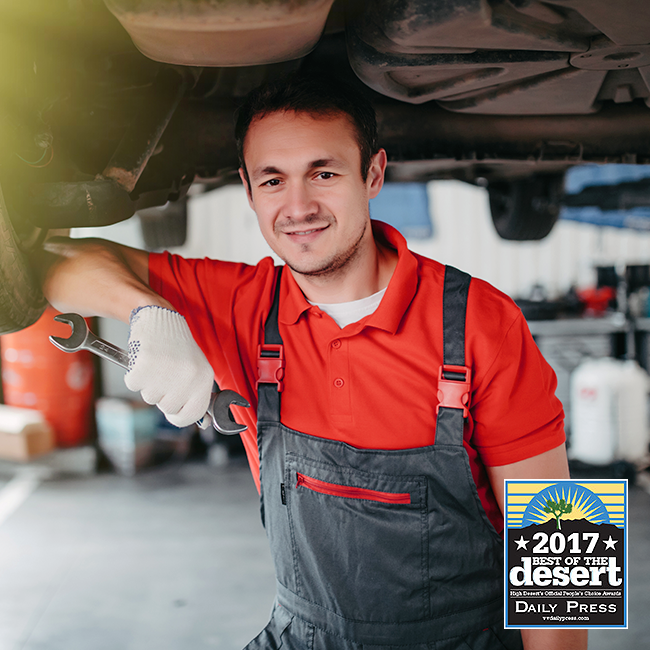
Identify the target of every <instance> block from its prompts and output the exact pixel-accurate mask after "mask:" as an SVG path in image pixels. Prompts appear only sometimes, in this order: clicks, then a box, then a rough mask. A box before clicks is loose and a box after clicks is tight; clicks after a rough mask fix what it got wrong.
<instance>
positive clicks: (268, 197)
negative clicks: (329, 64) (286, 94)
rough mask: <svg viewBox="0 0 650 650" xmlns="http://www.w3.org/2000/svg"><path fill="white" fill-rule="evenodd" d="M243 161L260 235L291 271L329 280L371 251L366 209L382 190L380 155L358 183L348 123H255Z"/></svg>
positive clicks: (337, 119)
mask: <svg viewBox="0 0 650 650" xmlns="http://www.w3.org/2000/svg"><path fill="white" fill-rule="evenodd" d="M244 159H245V162H246V169H247V170H248V174H249V179H250V192H249V201H250V204H251V207H252V208H253V210H255V212H256V214H257V218H258V221H259V225H260V229H261V231H262V235H263V236H264V238H265V239H266V241H267V242H268V244H269V246H270V247H271V248H272V249H273V251H274V252H275V253H276V254H277V255H278V256H279V257H280V258H281V259H283V260H284V261H285V262H286V264H287V265H288V266H289V267H290V268H291V269H292V270H293V271H295V272H297V273H300V274H302V275H306V276H327V275H333V274H335V273H338V272H340V271H341V270H342V269H344V268H345V267H346V266H348V265H349V264H351V263H352V262H353V261H354V260H355V259H356V258H358V257H359V255H362V254H363V252H364V250H365V249H366V248H367V247H368V246H369V245H371V244H372V231H371V228H370V221H369V213H368V201H369V199H371V198H374V197H375V196H376V195H377V194H378V192H379V190H380V189H381V186H382V183H383V171H384V166H385V153H384V152H383V150H382V151H381V152H380V154H377V155H376V156H375V158H373V163H372V164H371V168H370V171H369V173H368V178H367V180H365V181H364V180H363V179H362V177H361V154H360V151H359V145H358V143H357V140H356V137H355V132H354V129H353V126H352V123H351V121H350V119H349V118H348V116H347V115H344V114H341V115H333V116H320V115H311V114H308V113H296V112H293V111H287V112H278V113H272V114H270V115H267V116H265V117H262V118H260V119H256V120H254V121H253V122H252V124H251V126H250V128H249V130H248V133H247V135H246V140H245V143H244ZM240 175H242V180H244V179H243V171H242V170H240ZM244 184H246V181H245V180H244Z"/></svg>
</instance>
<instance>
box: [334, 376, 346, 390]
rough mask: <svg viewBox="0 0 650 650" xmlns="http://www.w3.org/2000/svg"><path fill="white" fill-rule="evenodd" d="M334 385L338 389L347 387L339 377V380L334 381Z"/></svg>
mask: <svg viewBox="0 0 650 650" xmlns="http://www.w3.org/2000/svg"><path fill="white" fill-rule="evenodd" d="M334 385H335V386H336V387H337V388H343V386H344V385H345V382H344V381H343V380H342V379H341V378H340V377H337V378H336V379H335V380H334Z"/></svg>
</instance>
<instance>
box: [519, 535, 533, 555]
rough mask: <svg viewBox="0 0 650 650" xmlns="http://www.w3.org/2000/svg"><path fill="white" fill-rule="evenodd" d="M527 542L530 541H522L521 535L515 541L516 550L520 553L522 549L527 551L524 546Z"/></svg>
mask: <svg viewBox="0 0 650 650" xmlns="http://www.w3.org/2000/svg"><path fill="white" fill-rule="evenodd" d="M529 541H530V540H528V539H524V536H523V535H522V536H521V537H520V538H519V539H516V540H515V544H516V545H517V550H518V551H520V550H521V549H522V548H523V549H526V550H528V549H527V548H526V544H528V542H529Z"/></svg>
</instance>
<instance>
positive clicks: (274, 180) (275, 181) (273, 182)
mask: <svg viewBox="0 0 650 650" xmlns="http://www.w3.org/2000/svg"><path fill="white" fill-rule="evenodd" d="M279 184H280V179H279V178H271V179H270V180H268V181H266V182H264V183H262V187H265V186H266V187H277V186H278V185H279Z"/></svg>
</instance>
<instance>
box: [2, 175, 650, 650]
mask: <svg viewBox="0 0 650 650" xmlns="http://www.w3.org/2000/svg"><path fill="white" fill-rule="evenodd" d="M194 191H196V190H194ZM396 206H400V207H401V208H402V209H401V210H396ZM404 206H408V209H404ZM371 214H372V215H373V216H374V217H376V218H380V219H382V220H393V223H394V225H396V226H397V227H398V228H400V230H402V232H403V233H404V234H405V235H406V236H407V238H408V240H409V244H410V246H411V248H412V249H413V250H415V251H416V252H418V253H422V254H424V255H426V256H429V257H432V258H434V259H437V260H439V261H440V262H443V263H447V264H452V265H454V266H457V267H459V268H461V269H463V270H465V271H467V272H469V273H471V274H472V275H474V276H476V277H479V278H483V279H485V280H487V281H489V282H491V283H492V284H494V285H495V286H496V287H498V288H499V289H501V290H502V291H504V292H505V293H507V294H509V295H510V296H512V297H513V298H515V299H517V301H518V302H519V304H520V306H521V307H522V310H523V311H524V313H525V315H527V317H528V318H529V325H530V328H531V331H532V333H533V335H534V336H535V338H536V340H537V342H538V345H539V346H540V349H541V350H542V352H543V353H544V355H545V356H546V358H547V359H548V361H549V362H550V363H551V365H552V366H553V367H554V369H555V371H556V373H557V375H558V396H559V397H560V399H561V400H562V402H563V404H564V406H565V410H566V412H567V428H568V430H569V440H570V443H571V448H572V451H571V454H572V468H573V469H574V471H575V472H577V473H578V474H580V473H581V472H582V473H583V474H585V475H589V476H593V477H596V476H597V477H602V478H619V477H626V478H629V479H630V484H631V487H630V511H629V522H630V523H629V531H630V538H629V580H630V583H629V584H630V591H629V629H628V630H597V631H592V632H591V633H590V646H589V647H590V648H592V649H595V650H600V649H602V650H604V649H609V648H620V649H630V650H631V649H638V648H650V622H649V620H648V616H647V612H648V611H650V592H649V590H648V587H647V585H648V584H650V582H649V581H650V559H649V558H650V516H649V515H650V478H649V477H650V475H649V474H648V471H647V467H648V390H649V386H650V383H649V382H648V375H647V369H648V367H649V364H648V350H649V348H650V346H648V344H647V341H646V339H647V338H648V335H647V333H648V332H649V331H650V312H649V309H650V305H649V302H648V293H649V289H648V286H649V285H650V273H648V271H647V269H648V264H650V231H644V230H643V229H642V228H643V227H640V228H636V229H631V228H615V227H612V226H602V225H594V224H589V223H582V222H579V221H575V220H573V219H575V218H576V217H575V215H571V214H568V213H567V214H565V215H563V216H564V217H566V218H561V219H560V221H559V222H558V224H557V225H556V226H555V228H554V230H553V231H552V233H551V234H550V235H549V236H548V237H547V238H546V239H544V240H543V241H541V242H522V243H517V242H507V241H504V240H501V239H499V238H498V236H497V235H496V233H495V232H494V228H493V225H492V222H491V219H490V216H489V206H488V197H487V193H486V191H485V190H484V189H482V188H481V187H475V186H470V185H467V184H462V183H459V182H455V181H439V182H434V183H429V184H428V185H413V186H409V185H395V186H389V187H386V189H385V191H384V192H382V194H381V195H380V197H379V198H378V199H376V200H375V201H373V202H372V203H371ZM400 214H401V215H402V218H398V215H400ZM73 236H99V237H106V238H109V239H113V240H115V241H119V242H121V243H125V244H128V245H131V246H136V247H143V246H144V241H143V239H142V234H141V230H140V227H139V223H138V216H136V217H134V218H133V219H130V220H128V221H126V222H122V223H120V224H116V225H115V226H110V227H107V228H102V229H97V228H94V229H91V230H87V231H85V230H81V229H79V230H76V231H73ZM172 250H174V252H179V253H182V254H183V255H185V256H189V257H203V256H209V257H215V258H219V259H225V260H235V261H243V262H249V263H255V262H257V261H258V260H259V259H261V258H262V257H264V256H266V255H269V254H271V252H270V250H269V249H268V247H267V245H266V244H265V242H264V241H263V239H262V237H261V235H260V234H259V230H258V227H257V221H256V217H255V215H254V213H253V212H252V211H251V210H250V208H249V206H248V203H247V201H246V196H245V192H244V189H243V188H242V187H240V186H237V187H235V186H231V187H226V188H223V189H221V190H218V191H215V192H211V193H207V194H201V193H198V192H197V193H196V194H195V195H194V196H193V197H192V198H191V200H190V201H189V214H188V231H187V240H186V243H185V244H184V245H183V246H182V247H177V248H174V249H172ZM52 316H53V314H52V313H51V312H47V313H46V315H45V317H44V319H42V320H41V322H40V323H39V324H37V325H36V326H34V327H32V328H28V329H27V330H24V331H23V332H20V333H17V334H15V335H6V336H3V337H0V345H1V349H2V376H3V395H4V401H5V402H6V403H7V404H9V403H12V404H13V405H14V406H21V407H28V408H29V409H30V410H29V411H28V412H25V411H20V412H17V411H16V410H15V409H13V410H12V409H6V407H5V409H6V410H2V409H3V407H1V406H0V650H41V649H42V650H45V649H47V650H63V649H65V650H77V649H82V648H83V649H90V648H92V649H93V650H104V649H106V650H108V649H111V650H114V649H115V648H120V649H121V650H148V649H150V648H151V649H153V648H155V649H156V650H172V649H179V648H192V649H193V650H204V649H208V648H222V649H225V650H231V649H232V650H236V649H237V648H241V647H243V646H244V645H245V644H246V642H247V641H249V640H250V639H251V638H252V637H253V636H255V635H256V634H257V633H258V632H259V630H261V628H262V627H263V626H264V625H265V623H266V621H267V618H268V615H269V611H270V608H271V604H272V601H273V596H274V578H273V571H272V567H271V560H270V555H269V552H268V549H267V546H266V538H265V534H264V531H263V529H262V526H261V523H260V521H259V513H258V505H257V494H256V492H255V488H254V486H253V482H252V479H251V477H250V472H249V470H248V467H247V465H246V462H245V459H244V457H243V455H242V453H241V448H240V446H239V445H238V443H237V440H236V439H233V438H223V437H222V438H220V439H218V440H217V441H216V442H215V443H214V444H213V441H211V440H204V439H203V438H202V437H201V435H200V434H199V433H198V431H197V430H196V429H195V428H194V427H188V428H187V429H184V430H176V429H174V428H172V427H168V426H166V425H165V422H164V420H163V419H162V418H161V417H160V416H159V414H158V412H157V410H156V409H151V408H148V407H147V406H146V405H144V404H142V403H141V402H139V401H138V400H137V396H134V395H133V394H131V393H129V392H128V391H127V390H126V388H125V387H124V384H123V380H122V377H123V371H122V370H120V369H119V368H118V367H116V366H114V365H112V364H110V363H108V362H104V361H101V362H100V361H99V360H97V359H90V358H84V357H82V356H80V355H65V354H64V353H61V352H59V351H56V350H54V348H52V346H50V345H49V343H43V342H44V341H45V342H46V340H47V335H48V333H58V334H59V335H62V336H66V332H69V328H68V329H67V330H66V327H67V326H64V325H61V328H62V329H59V330H57V331H56V332H54V331H53V330H52V327H53V323H52ZM91 324H92V326H93V328H96V330H97V331H98V333H99V334H100V335H101V336H102V337H103V338H105V339H107V340H110V341H112V342H113V343H115V344H117V345H120V346H121V347H126V337H127V328H126V326H124V325H122V324H120V323H116V322H114V321H107V320H102V319H95V320H92V321H91ZM55 353H56V354H55ZM57 355H58V356H57ZM46 357H47V358H46ZM66 364H67V365H66ZM603 364H610V365H605V366H603ZM612 364H614V365H612ZM53 367H54V370H52V368H53ZM603 369H604V370H603ZM57 373H58V374H57ZM612 377H615V378H616V380H614V379H612ZM594 381H596V382H598V381H601V383H602V386H603V390H606V391H608V393H607V394H608V395H609V396H610V397H611V399H609V401H608V402H607V404H609V405H610V407H611V408H610V407H608V408H610V410H609V411H607V410H605V411H603V410H602V408H601V410H600V411H598V412H597V413H596V412H595V411H594V413H592V412H590V411H588V409H587V407H588V405H587V406H585V404H581V403H579V401H580V395H581V392H580V386H581V384H580V382H586V383H587V384H589V382H592V383H593V382H594ZM589 385H591V384H589ZM73 393H74V394H73ZM583 393H584V391H583ZM601 406H602V403H601ZM586 409H587V410H586ZM592 410H593V409H592ZM10 411H11V412H10ZM17 413H18V414H17ZM590 418H591V420H590ZM594 418H596V420H597V425H598V426H597V433H596V434H594V423H593V419H594ZM585 423H587V424H590V426H591V429H590V430H589V432H588V433H585V432H584V430H583V429H584V426H585ZM587 435H588V436H589V437H588V438H587V437H586V436H587ZM594 436H595V437H594ZM19 439H20V440H21V441H22V442H23V443H24V444H23V445H22V446H20V444H18V443H17V442H16V441H17V440H19Z"/></svg>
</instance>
